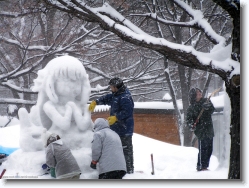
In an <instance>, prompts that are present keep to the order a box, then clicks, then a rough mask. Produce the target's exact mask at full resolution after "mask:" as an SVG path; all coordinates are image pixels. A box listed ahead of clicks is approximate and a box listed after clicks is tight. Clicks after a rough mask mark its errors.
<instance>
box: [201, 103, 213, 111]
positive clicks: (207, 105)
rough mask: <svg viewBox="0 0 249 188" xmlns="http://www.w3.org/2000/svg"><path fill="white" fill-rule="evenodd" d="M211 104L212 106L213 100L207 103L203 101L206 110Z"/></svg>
mask: <svg viewBox="0 0 249 188" xmlns="http://www.w3.org/2000/svg"><path fill="white" fill-rule="evenodd" d="M211 106H212V103H211V102H205V103H203V105H202V108H203V109H204V110H208V109H209V108H210V107H211Z"/></svg>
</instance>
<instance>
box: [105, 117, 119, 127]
mask: <svg viewBox="0 0 249 188" xmlns="http://www.w3.org/2000/svg"><path fill="white" fill-rule="evenodd" d="M107 120H108V123H109V125H113V124H114V123H115V122H116V121H118V119H117V117H116V116H110V117H108V118H107Z"/></svg>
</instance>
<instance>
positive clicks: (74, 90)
mask: <svg viewBox="0 0 249 188" xmlns="http://www.w3.org/2000/svg"><path fill="white" fill-rule="evenodd" d="M55 91H56V93H57V95H59V96H64V97H66V96H68V97H69V98H72V97H74V98H75V97H76V96H78V95H79V94H80V93H81V81H80V80H73V79H70V78H58V79H57V80H56V82H55Z"/></svg>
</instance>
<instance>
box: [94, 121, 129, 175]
mask: <svg viewBox="0 0 249 188" xmlns="http://www.w3.org/2000/svg"><path fill="white" fill-rule="evenodd" d="M97 163H99V179H122V178H123V176H124V175H125V174H126V163H125V158H124V153H123V148H122V143H121V140H120V137H119V136H118V134H117V133H115V132H114V131H112V130H111V129H110V127H109V125H108V121H107V120H106V119H103V118H97V119H96V120H95V122H94V136H93V142H92V162H91V164H90V167H91V168H93V169H97V168H96V166H97Z"/></svg>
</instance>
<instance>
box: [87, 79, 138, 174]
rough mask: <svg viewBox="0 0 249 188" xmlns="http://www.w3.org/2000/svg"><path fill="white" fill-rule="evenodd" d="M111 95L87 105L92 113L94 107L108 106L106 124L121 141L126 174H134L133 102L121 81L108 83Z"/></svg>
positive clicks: (114, 80) (113, 80) (116, 80)
mask: <svg viewBox="0 0 249 188" xmlns="http://www.w3.org/2000/svg"><path fill="white" fill-rule="evenodd" d="M109 85H110V89H111V91H112V93H110V94H106V95H104V96H102V97H100V98H99V99H97V100H94V101H92V102H91V104H90V105H89V110H90V111H91V112H92V111H93V110H94V108H95V106H96V105H109V106H111V109H110V117H108V122H109V125H110V128H111V130H113V131H115V132H116V133H117V134H118V135H119V136H120V139H121V142H122V146H123V150H124V156H125V161H126V167H127V173H128V174H131V173H133V172H134V165H133V145H132V135H133V131H134V118H133V109H134V102H133V99H132V96H131V93H130V91H129V90H128V89H127V88H126V86H125V85H124V83H123V81H122V79H120V78H112V79H111V80H110V81H109Z"/></svg>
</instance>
